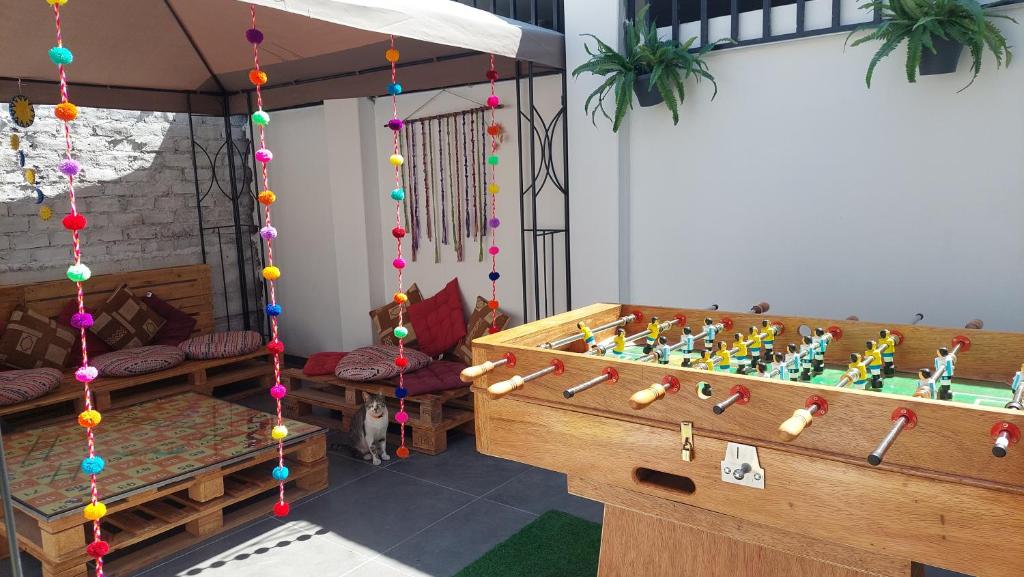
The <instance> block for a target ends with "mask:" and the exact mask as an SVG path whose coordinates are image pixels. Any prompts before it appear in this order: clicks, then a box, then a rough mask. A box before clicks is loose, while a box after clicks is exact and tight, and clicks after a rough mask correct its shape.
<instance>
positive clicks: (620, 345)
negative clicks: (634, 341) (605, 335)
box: [612, 327, 626, 357]
mask: <svg viewBox="0 0 1024 577" xmlns="http://www.w3.org/2000/svg"><path fill="white" fill-rule="evenodd" d="M625 354H626V329H624V328H623V327H619V328H617V329H615V337H614V338H613V339H612V355H614V356H615V357H621V356H623V355H625Z"/></svg>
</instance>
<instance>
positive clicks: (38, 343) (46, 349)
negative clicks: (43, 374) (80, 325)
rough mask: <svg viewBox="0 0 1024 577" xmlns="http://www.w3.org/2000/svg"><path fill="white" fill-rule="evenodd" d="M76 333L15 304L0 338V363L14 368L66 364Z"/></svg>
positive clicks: (55, 367) (75, 341)
mask: <svg viewBox="0 0 1024 577" xmlns="http://www.w3.org/2000/svg"><path fill="white" fill-rule="evenodd" d="M77 342H78V341H77V339H76V338H75V333H73V332H72V331H71V330H70V329H66V328H64V327H61V326H59V325H58V324H57V323H56V322H55V321H52V320H50V319H48V318H46V317H44V316H43V315H41V314H39V313H36V312H33V311H30V310H26V309H25V308H22V307H18V308H16V309H14V312H12V313H11V318H10V320H9V321H8V322H7V328H6V329H5V330H4V334H3V336H2V337H0V365H4V366H7V367H11V368H14V369H37V368H40V367H50V368H54V369H61V368H64V367H65V366H67V363H68V359H69V358H70V356H71V349H72V348H74V347H75V345H76V344H77Z"/></svg>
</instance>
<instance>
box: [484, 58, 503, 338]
mask: <svg viewBox="0 0 1024 577" xmlns="http://www.w3.org/2000/svg"><path fill="white" fill-rule="evenodd" d="M487 80H489V81H490V83H491V95H490V96H488V97H487V108H489V109H490V112H491V125H490V126H488V127H487V134H488V135H490V137H491V152H490V154H489V155H488V156H487V166H488V168H489V170H488V173H489V176H490V183H488V185H487V192H488V193H490V194H491V195H492V196H493V197H494V198H492V199H491V218H490V219H489V220H488V221H487V227H488V228H490V229H491V246H490V247H489V248H488V249H487V252H488V254H490V255H491V272H490V274H488V275H487V278H488V279H490V281H491V300H490V301H488V302H487V307H488V308H490V309H491V327H490V328H489V329H487V331H488V332H489V333H490V334H494V333H496V332H498V330H499V329H498V278H499V277H500V276H501V275H500V274H498V253H499V252H501V251H500V249H498V227H499V226H501V221H500V220H498V191H499V190H501V189H500V187H499V186H498V161H499V160H500V159H499V158H498V146H499V140H498V137H499V135H500V134H501V128H500V126H499V125H498V119H497V109H498V106H500V105H501V99H499V98H498V95H497V94H495V93H494V84H495V83H496V82H497V81H498V71H497V69H495V68H494V55H493V54H492V55H491V67H490V69H489V70H487Z"/></svg>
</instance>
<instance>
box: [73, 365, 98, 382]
mask: <svg viewBox="0 0 1024 577" xmlns="http://www.w3.org/2000/svg"><path fill="white" fill-rule="evenodd" d="M99 374H100V372H99V371H98V370H96V367H79V369H78V370H77V371H75V379H76V380H77V381H78V382H80V383H91V382H93V381H95V380H96V377H98V376H99Z"/></svg>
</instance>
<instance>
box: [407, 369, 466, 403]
mask: <svg viewBox="0 0 1024 577" xmlns="http://www.w3.org/2000/svg"><path fill="white" fill-rule="evenodd" d="M464 368H466V365H464V364H462V363H459V362H454V361H434V362H432V363H430V364H429V365H427V366H425V367H423V368H422V369H420V370H418V371H415V372H412V373H405V378H404V381H405V388H406V390H408V391H409V395H413V396H414V395H423V394H426V393H436V392H438V391H447V390H449V389H459V388H462V387H468V386H469V385H467V384H466V383H464V382H462V379H460V378H459V373H461V372H462V369H464Z"/></svg>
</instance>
